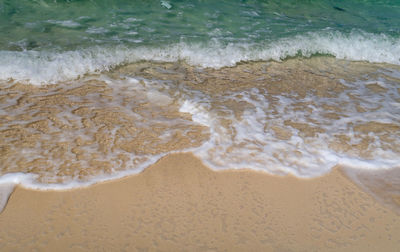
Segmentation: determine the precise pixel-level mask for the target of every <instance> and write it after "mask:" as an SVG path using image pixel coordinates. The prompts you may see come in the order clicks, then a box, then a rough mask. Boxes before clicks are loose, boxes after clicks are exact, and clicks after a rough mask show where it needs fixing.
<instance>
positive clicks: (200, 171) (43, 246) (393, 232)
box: [0, 154, 400, 251]
mask: <svg viewBox="0 0 400 252" xmlns="http://www.w3.org/2000/svg"><path fill="white" fill-rule="evenodd" d="M0 227H1V228H0V250H1V251H22V250H24V251H100V250H103V251H330V250H332V251H397V249H398V248H399V247H400V215H397V214H396V213H395V212H393V211H392V210H390V209H388V208H386V207H384V206H382V205H380V204H379V203H378V202H377V201H376V200H375V199H374V198H372V197H371V196H370V195H369V194H367V193H365V192H364V191H362V190H360V189H359V188H358V187H357V186H356V185H355V184H353V183H352V182H351V181H350V180H349V179H348V178H347V177H346V176H344V175H343V174H342V172H340V170H339V169H334V170H333V171H332V172H331V173H330V174H328V175H326V176H323V177H319V178H314V179H297V178H295V177H291V176H286V177H277V176H270V175H267V174H264V173H258V172H254V171H246V170H240V171H232V170H231V171H224V172H215V171H212V170H210V169H208V168H207V167H205V166H204V165H203V164H202V163H201V161H200V160H198V159H196V158H195V157H194V156H193V155H192V154H174V155H169V156H167V157H165V158H163V159H161V160H160V161H159V162H157V163H156V164H155V165H153V166H151V167H149V168H148V169H146V170H145V171H143V172H142V173H140V174H138V175H134V176H130V177H127V178H124V179H121V180H118V181H112V182H106V183H100V184H96V185H94V186H91V187H88V188H81V189H75V190H69V191H58V192H57V191H34V190H27V189H24V188H21V187H17V188H16V190H15V192H14V193H13V194H12V196H11V197H10V199H9V202H8V205H7V207H6V208H5V210H4V211H3V212H2V213H1V214H0Z"/></svg>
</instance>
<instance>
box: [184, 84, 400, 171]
mask: <svg viewBox="0 0 400 252" xmlns="http://www.w3.org/2000/svg"><path fill="white" fill-rule="evenodd" d="M375 82H376V81H372V80H369V81H356V82H351V83H350V82H349V83H347V82H344V81H343V83H344V84H345V85H346V86H348V87H349V89H348V90H347V91H344V92H343V94H341V95H340V96H338V97H332V98H324V97H317V96H314V95H311V94H309V95H308V96H307V97H305V98H303V99H301V100H299V98H296V97H293V98H292V97H290V96H275V98H278V100H279V104H277V105H276V106H275V107H271V106H269V102H268V99H267V98H266V97H265V96H264V95H262V94H263V93H265V90H264V92H260V90H258V89H255V88H253V89H251V90H248V91H244V92H243V91H241V92H239V93H232V94H231V95H226V94H224V96H221V97H217V98H214V99H218V100H220V101H222V102H223V101H228V100H236V101H246V102H248V103H250V104H252V105H254V106H253V107H252V108H249V109H246V110H245V111H244V113H243V115H242V116H241V118H240V119H239V118H236V117H234V116H233V112H234V111H233V110H231V108H229V107H222V108H214V110H211V111H209V110H205V109H203V108H205V107H211V103H212V99H211V98H210V97H208V98H207V97H205V96H201V97H197V98H195V99H194V100H189V101H185V102H184V103H183V104H182V107H181V110H180V111H182V112H186V113H190V114H192V118H193V121H194V122H197V123H200V124H202V125H206V126H208V127H210V135H211V136H210V139H209V141H208V142H206V143H205V144H204V145H203V146H201V147H200V148H198V149H197V150H194V151H193V152H194V153H195V155H196V156H198V157H199V158H200V159H202V160H203V161H204V162H205V163H206V164H207V165H209V166H210V167H212V168H213V169H216V170H220V169H241V168H250V169H255V170H261V171H265V172H268V173H275V174H288V173H290V174H293V175H295V176H297V177H306V178H309V177H315V176H320V175H323V174H325V173H327V172H329V171H330V170H331V169H332V167H334V166H336V165H341V166H345V167H351V168H356V169H366V170H379V169H391V168H393V167H397V166H398V164H399V163H400V158H399V157H400V156H399V153H396V152H394V151H392V150H391V149H388V148H383V144H385V143H384V142H382V141H384V140H382V139H381V138H380V135H379V134H375V133H374V132H367V133H360V132H358V133H357V134H356V133H355V132H354V131H353V128H354V127H355V125H362V124H363V123H369V122H375V123H392V124H395V125H399V124H400V114H399V113H398V111H396V108H394V107H393V106H391V104H392V103H393V102H394V101H395V100H396V99H398V96H399V95H398V94H397V92H396V85H395V84H389V83H383V81H381V82H382V83H381V85H382V86H383V85H384V86H385V87H386V88H388V91H387V92H386V93H385V94H376V93H372V92H370V90H368V89H367V88H366V87H365V85H366V84H369V83H375ZM348 94H351V95H353V96H358V97H360V100H359V101H358V102H359V104H360V105H361V106H362V107H364V108H369V110H368V111H367V112H364V113H359V112H358V111H357V110H356V103H354V102H351V101H350V100H349V97H348ZM238 97H240V98H238ZM207 102H208V103H209V104H207ZM298 102H313V104H310V105H308V108H309V109H310V110H307V109H305V108H304V109H303V110H296V109H295V108H296V103H298ZM200 103H202V104H203V105H200ZM324 104H326V105H337V104H343V105H341V108H342V112H340V113H339V114H340V119H338V120H333V119H331V118H325V117H324V116H323V113H324V112H326V111H324V110H322V111H321V110H319V109H318V108H320V107H321V106H322V105H324ZM378 105H379V106H378ZM219 110H222V111H223V112H224V113H218V111H219ZM310 111H311V112H310ZM274 112H277V113H274ZM321 112H322V113H321ZM223 114H225V115H227V116H222V117H221V115H223ZM217 115H218V116H217ZM223 120H230V121H232V124H231V126H230V128H224V127H223V126H222V121H223ZM285 121H292V122H296V123H305V124H306V125H309V126H316V127H318V128H322V129H323V131H322V132H319V133H317V134H316V135H315V136H312V137H305V136H304V135H303V136H302V135H301V132H300V131H299V130H297V129H296V128H294V127H292V126H288V125H285V123H284V122H285ZM314 122H318V125H316V124H315V123H314ZM270 126H277V127H279V128H282V129H286V130H289V131H290V134H291V136H290V137H289V139H287V140H282V139H279V138H278V137H277V136H276V135H275V133H274V131H273V130H271V128H270ZM336 135H345V136H347V137H349V138H350V141H349V144H350V145H354V146H355V145H357V144H359V143H360V142H361V141H362V140H363V138H365V137H368V138H369V141H370V142H369V144H368V146H367V148H366V149H365V148H363V149H361V150H357V149H354V150H350V151H345V150H344V151H338V150H334V149H332V148H331V146H330V142H331V141H332V140H333V139H335V136H336ZM392 141H393V142H392V144H394V145H397V146H400V139H399V135H396V134H394V135H393V136H392ZM386 145H387V144H386ZM354 148H355V147H354ZM363 152H371V154H370V155H371V156H370V157H363V155H362V153H363Z"/></svg>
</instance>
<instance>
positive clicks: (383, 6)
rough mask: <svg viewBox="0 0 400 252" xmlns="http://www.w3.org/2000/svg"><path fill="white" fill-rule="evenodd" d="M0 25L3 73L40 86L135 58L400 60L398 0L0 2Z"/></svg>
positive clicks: (220, 62) (217, 62) (215, 62)
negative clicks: (327, 57) (304, 57)
mask: <svg viewBox="0 0 400 252" xmlns="http://www.w3.org/2000/svg"><path fill="white" fill-rule="evenodd" d="M0 32H1V36H0V50H1V51H0V69H1V70H2V71H1V73H0V78H1V79H14V80H28V81H30V82H31V83H34V84H40V83H47V82H57V81H60V80H65V79H74V78H76V77H78V76H81V75H83V74H85V73H88V72H89V73H90V72H95V71H102V70H107V69H110V68H111V67H114V66H116V65H120V64H124V63H132V62H135V61H139V60H161V61H175V60H182V59H183V60H186V61H187V62H188V63H190V64H193V65H201V66H211V67H222V66H232V65H234V64H236V63H237V62H239V61H248V60H270V59H274V60H280V59H285V58H287V57H294V56H299V55H300V56H301V55H303V56H311V55H315V54H323V55H325V54H326V55H333V56H336V57H338V58H344V59H350V60H367V61H371V62H387V63H392V64H400V56H399V55H400V35H399V33H400V3H399V2H398V1H328V0H322V1H289V0H285V1H208V0H199V1H166V0H162V1H159V0H149V1H127V0H125V1H124V0H118V1H115V0H111V1H105V0H91V1H90V0H87V1H74V0H70V1H59V0H58V1H56V0H18V1H11V0H1V1H0ZM10 64H11V65H10ZM32 65H34V66H32ZM74 66H75V67H74ZM43 68H45V69H47V72H46V73H39V72H41V69H43ZM60 69H61V70H60Z"/></svg>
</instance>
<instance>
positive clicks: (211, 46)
mask: <svg viewBox="0 0 400 252" xmlns="http://www.w3.org/2000/svg"><path fill="white" fill-rule="evenodd" d="M315 54H325V55H332V56H335V57H336V58H338V59H347V60H355V61H369V62H374V63H390V64H396V65H400V57H399V55H400V39H398V38H394V37H390V36H388V35H385V34H371V33H366V32H362V31H353V32H351V33H349V34H344V33H341V32H338V31H332V30H323V31H320V32H313V33H307V34H303V35H296V36H294V37H288V38H282V39H279V40H276V41H265V42H264V43H259V44H243V43H234V44H233V43H230V44H227V45H226V44H223V43H221V42H219V41H217V40H213V41H209V42H208V43H206V44H200V43H185V42H180V43H176V44H172V45H164V46H160V47H146V46H138V47H128V46H123V45H121V46H114V47H112V46H105V47H100V46H95V47H91V48H85V49H77V50H74V51H61V52H59V51H22V52H17V51H0V70H1V71H0V80H15V81H20V82H27V83H31V84H35V85H40V84H49V83H57V82H62V81H67V80H73V79H76V78H79V77H82V76H83V75H85V74H91V73H96V72H101V71H108V70H110V69H112V68H113V67H116V66H118V65H123V64H129V63H134V62H138V61H142V60H147V61H162V62H172V61H178V60H184V61H186V62H187V63H188V64H191V65H196V66H201V67H212V68H221V67H225V66H234V65H235V64H236V63H238V62H241V61H259V60H265V61H267V60H276V61H280V60H284V59H286V58H288V57H294V56H304V57H311V56H312V55H315Z"/></svg>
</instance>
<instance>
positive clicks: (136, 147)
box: [0, 57, 400, 186]
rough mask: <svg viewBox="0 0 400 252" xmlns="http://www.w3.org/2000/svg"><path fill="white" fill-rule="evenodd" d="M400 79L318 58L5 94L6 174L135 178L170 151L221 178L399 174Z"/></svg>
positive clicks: (154, 72)
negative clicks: (241, 173) (342, 171)
mask: <svg viewBox="0 0 400 252" xmlns="http://www.w3.org/2000/svg"><path fill="white" fill-rule="evenodd" d="M399 74H400V71H399V67H397V66H394V65H387V64H381V65H378V64H370V63H361V62H349V61H342V60H337V59H334V58H330V57H315V58H312V59H292V60H287V61H285V62H282V63H277V62H252V63H242V64H239V65H237V66H235V67H225V68H221V69H212V68H199V67H193V66H190V65H187V64H186V63H183V62H180V63H179V62H177V63H151V62H141V63H135V64H128V65H125V66H122V67H119V68H116V69H114V70H113V71H110V72H107V73H103V74H98V75H89V76H86V77H84V78H82V79H80V80H75V81H71V82H66V83H60V84H55V85H50V86H32V85H25V84H15V83H3V85H2V88H1V93H0V95H1V96H0V99H1V101H2V103H1V104H2V105H1V107H0V108H1V116H0V118H1V124H0V137H1V139H2V143H4V144H3V145H2V146H1V152H2V155H1V161H2V162H1V163H2V165H1V173H2V174H7V173H21V172H22V173H24V174H29V175H35V176H36V178H35V179H34V180H31V182H30V183H31V186H33V184H37V183H39V184H60V183H61V184H67V185H69V186H72V185H74V184H75V183H77V182H83V183H85V182H89V181H92V182H93V181H96V180H103V179H106V178H107V177H113V176H118V175H116V174H127V173H136V172H139V171H141V170H142V169H143V168H145V167H146V166H147V165H149V164H150V163H153V162H155V161H156V160H158V159H159V158H160V157H161V156H163V155H166V154H168V153H171V152H174V151H191V152H193V153H194V154H195V155H196V156H198V157H199V158H201V159H202V160H203V161H204V162H205V163H206V164H208V165H209V166H210V167H211V168H214V169H217V170H218V169H240V168H250V169H256V170H261V171H266V172H269V173H273V174H293V175H295V176H299V177H315V176H319V175H322V174H325V173H327V172H328V171H330V170H331V169H332V167H334V166H336V165H340V166H346V167H353V168H357V169H365V170H377V169H389V168H394V167H397V166H398V164H399V163H400V159H399V156H400V155H399V154H400V113H399V107H400V94H399V83H400V79H399V76H400V75H399ZM39 184H37V186H39Z"/></svg>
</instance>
